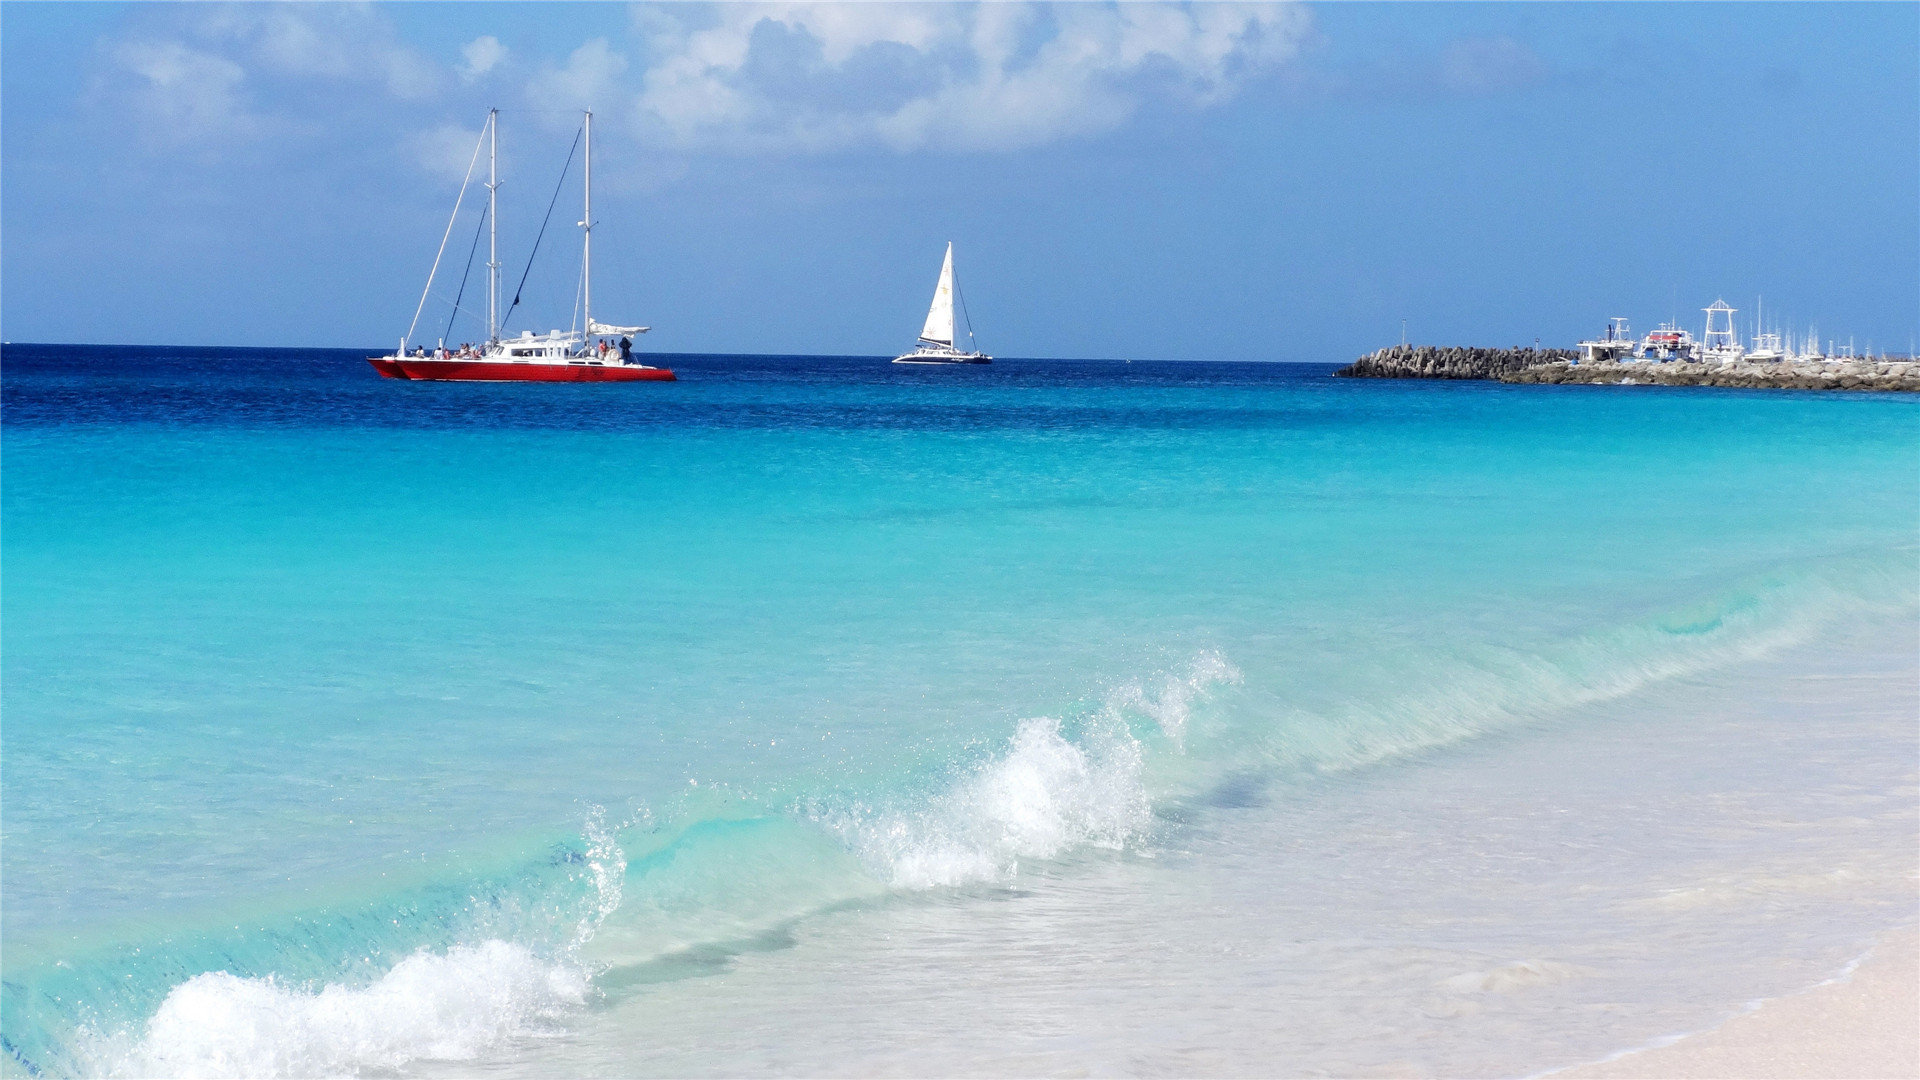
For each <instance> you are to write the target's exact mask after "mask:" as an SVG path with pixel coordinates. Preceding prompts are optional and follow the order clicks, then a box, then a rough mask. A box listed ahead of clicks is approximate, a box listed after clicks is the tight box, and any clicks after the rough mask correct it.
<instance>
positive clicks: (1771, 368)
mask: <svg viewBox="0 0 1920 1080" xmlns="http://www.w3.org/2000/svg"><path fill="white" fill-rule="evenodd" d="M1495 378H1498V379H1499V380H1500V381H1501V382H1509V383H1598V384H1609V385H1615V386H1631V385H1636V384H1638V385H1647V386H1732V387H1744V388H1750V389H1760V388H1768V389H1781V390H1905V391H1915V392H1920V363H1915V362H1914V361H1911V360H1848V361H1841V362H1837V363H1831V362H1830V363H1813V362H1805V361H1802V362H1785V361H1771V362H1750V361H1746V360H1736V361H1734V362H1732V363H1712V364H1707V363H1662V364H1649V363H1605V364H1569V363H1566V362H1564V361H1556V362H1553V363H1546V364H1538V365H1535V366H1532V367H1526V368H1520V369H1517V370H1514V371H1508V372H1502V373H1500V374H1499V375H1496V376H1495Z"/></svg>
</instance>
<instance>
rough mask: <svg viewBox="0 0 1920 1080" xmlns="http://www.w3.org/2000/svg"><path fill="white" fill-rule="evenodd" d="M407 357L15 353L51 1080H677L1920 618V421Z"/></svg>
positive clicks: (1714, 408)
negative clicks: (977, 940)
mask: <svg viewBox="0 0 1920 1080" xmlns="http://www.w3.org/2000/svg"><path fill="white" fill-rule="evenodd" d="M359 357H360V354H359V353H357V352H342V351H332V352H300V353H284V354H283V353H272V352H258V351H241V350H217V349H201V350H194V349H176V350H130V349H100V348H82V347H33V346H8V347H7V348H6V351H5V355H4V364H5V375H6V378H5V382H4V388H3V390H4V468H5V473H4V480H5V484H4V493H3V498H4V503H3V504H0V510H3V511H4V538H3V543H4V570H5V578H4V594H3V597H0V599H3V602H4V620H5V622H4V629H5V652H4V689H3V691H0V692H3V694H4V697H3V698H0V704H3V705H4V722H5V728H4V739H5V744H4V759H0V779H4V818H5V835H4V848H3V849H0V870H4V884H3V885H0V898H3V899H4V907H0V920H3V921H0V933H3V934H4V940H5V958H4V967H5V990H4V998H3V999H0V1004H3V1006H4V1016H3V1017H0V1029H3V1033H4V1035H5V1038H6V1042H7V1047H8V1048H9V1050H10V1052H11V1056H10V1058H9V1059H8V1062H7V1068H9V1069H10V1070H13V1071H15V1072H19V1071H28V1072H32V1071H46V1072H49V1073H53V1074H95V1073H107V1072H125V1073H133V1074H146V1075H151V1074H156V1073H179V1074H187V1073H215V1074H217V1073H236V1074H248V1075H262V1074H267V1073H291V1074H314V1073H341V1072H358V1071H365V1070H375V1071H380V1070H401V1071H409V1070H419V1069H427V1068H430V1067H432V1064H433V1063H434V1062H436V1061H439V1062H447V1061H451V1062H467V1063H469V1067H470V1066H471V1063H473V1062H476V1061H498V1062H507V1061H510V1060H520V1058H519V1057H516V1056H515V1055H519V1054H521V1053H522V1051H521V1050H519V1049H516V1048H517V1047H523V1046H524V1045H525V1044H526V1040H528V1039H530V1038H531V1039H536V1041H538V1040H539V1039H545V1040H547V1042H546V1043H542V1044H541V1045H557V1046H562V1047H572V1048H574V1049H573V1050H571V1051H567V1052H566V1053H562V1055H561V1057H560V1058H558V1059H557V1060H558V1061H559V1062H560V1064H555V1062H554V1061H553V1060H548V1059H536V1060H537V1063H538V1062H543V1063H544V1064H537V1065H536V1066H534V1067H533V1068H534V1069H535V1071H536V1072H537V1071H539V1070H540V1068H544V1069H545V1070H546V1071H549V1072H551V1071H553V1070H555V1069H559V1070H560V1071H566V1069H567V1067H568V1066H567V1065H566V1064H565V1063H566V1062H568V1061H570V1060H578V1061H587V1060H593V1061H600V1062H603V1063H605V1067H606V1071H611V1072H619V1071H621V1069H620V1067H619V1066H620V1062H621V1061H623V1060H626V1061H628V1062H629V1063H631V1062H632V1061H634V1060H636V1059H635V1058H633V1057H632V1056H627V1057H624V1058H623V1056H622V1052H621V1051H620V1050H619V1047H620V1046H621V1045H622V1044H621V1043H620V1042H619V1037H618V1036H617V1034H611V1033H609V1030H610V1029H609V1027H608V1025H607V1023H606V1019H607V1017H609V1016H611V1015H615V1014H617V1013H619V1010H621V1009H628V1008H639V1009H643V1010H644V1009H648V1008H657V1009H658V1010H661V1011H662V1014H664V1013H667V1012H672V1011H673V1010H674V1009H676V1008H686V1007H687V1005H686V1002H688V1001H691V1000H693V998H692V997H690V996H687V995H693V994H695V993H696V992H698V993H711V989H710V987H711V986H712V985H714V984H713V983H712V981H711V980H710V979H708V978H707V977H706V974H705V973H707V972H709V971H710V970H711V969H712V967H713V965H714V964H721V965H722V966H724V962H725V961H724V957H726V956H732V955H736V954H738V953H739V952H740V950H741V949H742V948H745V946H743V945H742V944H741V943H743V942H749V943H750V942H756V941H772V942H774V943H773V944H769V945H766V946H765V947H766V948H769V949H776V951H777V950H778V947H779V942H778V940H777V939H778V937H779V935H781V934H790V933H793V932H795V931H794V928H795V927H797V926H801V927H803V926H809V925H827V924H830V923H831V924H835V925H838V924H837V923H835V922H834V921H835V920H840V921H841V922H844V921H845V920H847V919H849V918H853V919H854V920H855V924H856V925H855V928H854V929H853V930H849V931H847V932H848V933H850V934H852V935H853V938H855V939H859V940H862V941H866V942H867V943H868V946H869V947H871V942H872V940H877V939H869V938H865V937H862V936H861V934H860V933H859V931H858V927H859V926H864V925H867V924H865V923H861V922H860V921H859V920H861V919H869V920H871V919H879V920H885V919H889V918H898V917H900V916H899V913H900V912H902V911H913V910H919V909H918V908H917V907H916V906H915V905H924V904H926V903H929V902H935V901H938V902H939V903H943V904H958V905H960V906H961V907H962V908H964V909H965V910H967V911H968V912H970V913H972V914H970V915H969V917H970V918H976V919H985V920H986V922H987V923H988V924H991V923H992V922H993V920H992V917H991V915H992V912H993V911H995V910H997V909H996V908H995V907H994V904H995V903H996V901H995V899H994V897H995V896H996V895H998V894H997V893H996V892H995V890H1006V889H1015V890H1025V891H1034V890H1039V891H1040V892H1042V893H1045V892H1046V890H1048V889H1053V890H1055V894H1057V895H1068V894H1074V895H1078V894H1077V893H1075V890H1076V889H1078V888H1080V887H1081V886H1083V885H1084V884H1085V883H1086V882H1089V881H1095V880H1099V879H1100V876H1101V875H1102V874H1105V873H1110V872H1113V871H1112V868H1113V867H1115V866H1121V865H1129V864H1130V863H1131V861H1137V860H1140V859H1146V860H1155V859H1160V860H1163V861H1164V860H1168V859H1172V858H1173V855H1174V854H1175V853H1176V852H1177V851H1178V852H1185V851H1188V850H1189V848H1190V847H1191V845H1188V844H1186V842H1185V841H1182V840H1180V839H1178V837H1179V836H1182V835H1185V834H1184V833H1183V832H1182V830H1183V829H1185V828H1188V827H1189V826H1190V823H1191V822H1192V821H1194V820H1196V817H1198V818H1208V815H1213V816H1214V817H1218V816H1219V815H1222V814H1227V813H1228V811H1231V810H1233V809H1234V808H1236V807H1241V806H1256V805H1258V806H1264V807H1267V808H1268V809H1269V810H1272V808H1273V807H1276V806H1285V805H1287V804H1288V801H1289V800H1299V799H1308V800H1309V802H1310V804H1311V805H1312V806H1314V807H1315V808H1317V812H1322V813H1325V812H1330V811H1329V809H1328V808H1338V807H1341V806H1345V805H1349V803H1348V802H1347V801H1346V800H1356V801H1355V802H1353V803H1352V804H1351V805H1360V803H1359V802H1358V801H1357V800H1359V799H1360V797H1361V796H1360V792H1361V791H1362V790H1363V789H1365V788H1366V787H1367V786H1368V785H1377V784H1379V783H1381V782H1382V778H1383V777H1396V776H1411V775H1414V774H1413V772H1411V771H1409V770H1418V769H1421V768H1426V767H1429V766H1430V765H1431V763H1432V762H1433V761H1434V760H1436V759H1435V757H1434V755H1436V754H1446V753H1450V752H1455V750H1456V749H1457V748H1459V747H1462V746H1474V745H1482V744H1484V742H1485V740H1486V739H1488V738H1496V739H1498V738H1514V737H1520V735H1523V734H1525V733H1527V732H1533V733H1535V735H1534V737H1536V738H1538V737H1542V736H1541V735H1540V733H1541V732H1547V731H1574V730H1578V729H1579V723H1578V721H1577V719H1576V718H1578V717H1580V716H1583V715H1588V714H1589V713H1590V711H1591V710H1593V709H1594V708H1596V707H1599V706H1601V705H1604V704H1605V703H1608V702H1615V701H1631V700H1638V699H1637V698H1636V697H1635V695H1645V694H1649V693H1655V692H1657V691H1658V690H1659V688H1660V687H1662V686H1663V685H1667V684H1671V683H1675V682H1676V681H1679V682H1684V681H1686V680H1689V679H1696V680H1697V679H1701V678H1710V677H1711V676H1712V674H1713V673H1714V672H1718V671H1726V670H1732V669H1734V668H1736V667H1738V666H1739V665H1743V664H1751V663H1754V662H1756V661H1758V660H1762V659H1764V658H1766V657H1768V656H1772V655H1778V654H1781V653H1783V652H1786V651H1790V650H1793V649H1796V648H1801V647H1805V646H1806V645H1808V644H1809V643H1817V642H1819V641H1821V640H1823V639H1826V638H1830V637H1832V636H1834V635H1836V634H1839V633H1841V632H1843V631H1845V630H1847V629H1849V628H1855V627H1858V626H1861V625H1866V624H1873V625H1888V626H1893V627H1896V628H1905V627H1909V626H1911V625H1912V623H1913V620H1914V612H1915V609H1916V604H1917V603H1920V599H1917V598H1920V411H1916V403H1915V402H1913V401H1910V400H1906V399H1901V398H1898V397H1894V396H1885V395H1864V394H1856V395H1839V394H1828V395H1822V394H1814V393H1806V394H1800V393H1776V392H1729V391H1708V390H1663V389H1654V388H1601V387H1506V386H1500V385H1497V384H1481V383H1425V382H1378V381H1347V380H1336V379H1332V378H1330V377H1328V374H1327V373H1328V372H1329V371H1330V370H1331V367H1330V366H1311V365H1226V364H1197V363H1194V364H1173V363H1132V364H1120V363H1095V362H1085V363H1076V362H1058V361H1045V362H1043V361H1027V362H1021V361H1007V362H1001V363H996V364H995V365H993V366H991V367H986V368H966V369H953V370H940V369H901V368H896V367H893V366H891V365H888V364H886V363H884V362H883V361H877V360H874V359H870V358H740V357H683V358H682V357H676V358H672V360H671V363H672V364H673V366H675V367H676V368H677V369H678V370H679V371H680V374H681V379H682V381H680V382H678V383H674V384H670V385H647V386H594V387H582V386H544V387H543V386H485V385H430V384H402V383H392V382H385V381H381V380H379V379H377V378H376V377H375V376H374V374H373V372H372V371H371V370H370V369H369V368H368V367H367V366H366V364H365V363H364V361H363V360H362V359H360V358H359ZM1905 632H1906V630H1905V629H1897V630H1896V633H1905ZM1556 725H1558V726H1557V727H1556ZM1276 793H1279V794H1276ZM1273 812H1276V813H1277V812H1278V811H1273ZM1208 820H1212V819H1211V818H1208ZM1249 835H1251V834H1249ZM1236 850H1238V849H1236ZM1187 857H1193V858H1199V859H1201V860H1202V861H1203V862H1204V861H1205V857H1204V855H1200V856H1187ZM1239 857H1244V858H1250V859H1253V860H1255V861H1257V862H1258V861H1260V860H1264V862H1261V863H1260V865H1263V866H1266V867H1267V869H1268V870H1269V871H1270V872H1272V873H1275V874H1277V875H1281V876H1284V874H1285V871H1286V859H1287V858H1288V855H1287V853H1286V851H1285V850H1278V849H1272V850H1266V851H1265V853H1264V854H1263V853H1262V848H1261V845H1259V844H1254V845H1253V846H1252V847H1251V848H1250V849H1247V850H1246V851H1243V852H1241V854H1240V855H1237V856H1236V858H1239ZM1209 865H1211V864H1209ZM1103 868H1105V869H1103ZM1194 872H1195V873H1196V874H1199V873H1201V872H1202V871H1200V870H1195V871H1194ZM1156 875H1158V876H1156V877H1154V879H1153V880H1154V881H1156V882H1161V883H1162V884H1159V885H1151V884H1143V885H1140V886H1139V887H1140V888H1141V889H1145V890H1148V891H1149V892H1152V896H1151V897H1143V896H1135V895H1133V894H1131V893H1128V892H1125V891H1123V892H1122V893H1120V894H1118V895H1115V896H1112V897H1109V898H1108V901H1107V902H1109V903H1111V904H1112V905H1115V906H1116V907H1120V908H1124V907H1127V906H1129V905H1134V904H1151V903H1165V902H1167V896H1168V895H1169V894H1168V893H1167V892H1166V889H1167V888H1170V887H1171V886H1169V885H1167V884H1166V882H1170V881H1175V880H1178V879H1179V876H1180V875H1179V874H1177V873H1173V872H1170V871H1164V870H1157V871H1156ZM1076 883H1079V884H1076ZM1153 890H1159V891H1157V892H1154V891H1153ZM1090 903H1091V902H1090ZM903 905H904V906H903ZM1099 907H1100V904H1099V903H1093V909H1095V910H1098V909H1099ZM1175 909H1176V910H1177V905H1176V908H1175ZM850 912H852V913H855V914H852V915H850V914H849V913H850ZM982 913H984V914H982ZM1463 917H1464V915H1463ZM1354 918H1355V919H1356V920H1358V919H1360V918H1361V915H1360V913H1356V914H1355V915H1354ZM1062 925H1065V924H1062ZM1360 929H1362V927H1361V925H1360V924H1359V923H1356V924H1355V925H1354V926H1352V927H1349V928H1348V930H1349V931H1352V932H1358V931H1359V930H1360ZM768 935H774V937H773V938H768ZM850 940H852V939H850ZM756 947H757V946H756ZM714 950H719V951H718V952H715V951H714ZM787 952H788V953H791V954H793V955H798V952H796V951H794V950H787ZM714 956H719V957H722V958H723V959H722V960H713V961H712V962H711V963H708V962H707V960H703V959H702V958H711V957H714ZM896 959H897V960H899V962H901V963H911V962H913V960H914V957H913V956H911V955H903V956H900V957H896ZM218 973H224V974H218ZM803 974H804V973H803ZM821 977H822V978H823V979H824V978H825V975H824V972H823V973H822V975H821ZM802 981H803V982H804V979H803V980H802ZM641 988H644V989H641ZM695 988H699V989H698V990H697V991H696V989H695ZM676 995H678V996H676ZM567 1053H576V1054H578V1055H579V1056H578V1057H577V1058H569V1057H568V1056H567ZM735 1060H744V1059H735ZM855 1060H867V1059H860V1058H857V1057H856V1056H848V1057H843V1058H838V1059H834V1058H827V1059H822V1060H821V1061H819V1062H817V1063H816V1064H814V1065H813V1066H812V1068H814V1069H817V1070H819V1071H827V1072H833V1071H844V1070H843V1069H842V1068H838V1067H836V1062H837V1063H838V1065H841V1066H845V1065H847V1064H848V1063H849V1062H852V1061H855ZM948 1060H949V1062H952V1061H958V1060H960V1059H958V1058H953V1059H948ZM1328 1060H1329V1061H1336V1060H1338V1059H1332V1058H1330V1059H1328ZM707 1064H708V1067H710V1068H712V1069H715V1070H718V1071H726V1070H727V1059H726V1058H725V1057H715V1058H713V1059H711V1060H710V1061H708V1063H707ZM903 1068H904V1071H929V1072H940V1071H943V1070H942V1068H941V1067H940V1065H939V1063H938V1062H929V1063H927V1064H926V1067H925V1068H913V1067H910V1066H903ZM659 1069H660V1071H666V1072H687V1071H700V1070H701V1064H700V1059H698V1058H681V1059H675V1060H674V1061H673V1062H672V1063H671V1064H670V1065H669V1064H660V1065H659ZM642 1071H646V1070H642ZM765 1071H782V1069H781V1068H780V1067H779V1066H778V1065H777V1063H776V1064H769V1065H767V1066H766V1067H765ZM803 1071H804V1070H803ZM895 1071H899V1070H895ZM1013 1071H1019V1070H1018V1069H1017V1068H1016V1069H1014V1070H1013ZM1027 1071H1032V1070H1031V1067H1030V1063H1029V1068H1028V1070H1027Z"/></svg>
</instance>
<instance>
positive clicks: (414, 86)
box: [200, 4, 445, 100]
mask: <svg viewBox="0 0 1920 1080" xmlns="http://www.w3.org/2000/svg"><path fill="white" fill-rule="evenodd" d="M200 30H201V33H202V34H204V35H206V36H207V37H209V38H212V39H214V40H218V41H225V42H228V43H230V44H231V46H232V47H233V48H234V49H235V50H236V51H237V52H238V54H239V57H240V58H241V60H242V62H243V63H246V64H247V66H249V67H250V68H253V69H256V70H257V71H259V72H260V73H261V74H272V75H276V76H292V77H313V76H318V77H322V78H326V79H333V80H345V81H360V80H364V79H366V78H367V77H368V76H369V75H371V76H372V77H374V78H376V79H378V80H380V81H381V82H382V83H384V85H385V89H386V91H387V92H388V93H390V94H392V95H393V96H395V97H398V98H402V99H406V100H421V99H425V98H429V97H432V96H434V94H435V93H436V92H437V91H438V89H439V88H440V86H442V85H443V84H444V82H445V73H444V72H443V71H442V70H441V69H440V68H439V67H438V66H437V65H434V64H432V63H431V62H429V61H427V60H426V59H424V58H423V57H421V56H420V55H419V54H418V53H416V52H414V51H413V50H412V49H410V48H408V47H407V46H406V45H404V44H402V43H401V42H400V41H399V39H398V38H397V37H396V35H395V33H394V29H393V25H392V24H391V23H390V22H389V21H388V20H387V19H386V17H385V16H384V15H382V14H381V13H380V12H379V11H377V10H376V9H374V8H372V7H368V6H363V5H358V4H242V5H235V6H228V7H220V8H215V9H212V10H211V11H209V12H208V14H207V15H206V16H205V18H204V19H203V20H202V22H201V27H200Z"/></svg>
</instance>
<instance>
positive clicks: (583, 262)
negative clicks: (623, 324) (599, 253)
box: [580, 109, 593, 337]
mask: <svg viewBox="0 0 1920 1080" xmlns="http://www.w3.org/2000/svg"><path fill="white" fill-rule="evenodd" d="M586 141H587V157H586V165H587V167H586V177H587V179H586V193H585V204H586V205H585V210H586V213H584V214H583V215H581V218H580V243H581V250H580V310H581V314H582V315H583V316H585V318H586V323H587V327H586V336H588V337H592V336H593V110H592V109H588V110H587V122H586Z"/></svg>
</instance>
